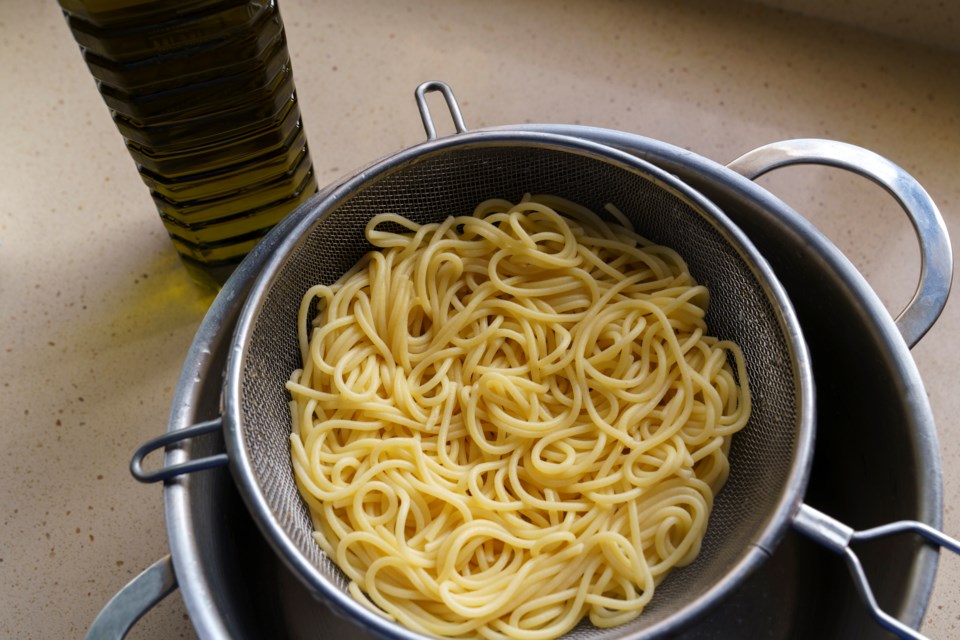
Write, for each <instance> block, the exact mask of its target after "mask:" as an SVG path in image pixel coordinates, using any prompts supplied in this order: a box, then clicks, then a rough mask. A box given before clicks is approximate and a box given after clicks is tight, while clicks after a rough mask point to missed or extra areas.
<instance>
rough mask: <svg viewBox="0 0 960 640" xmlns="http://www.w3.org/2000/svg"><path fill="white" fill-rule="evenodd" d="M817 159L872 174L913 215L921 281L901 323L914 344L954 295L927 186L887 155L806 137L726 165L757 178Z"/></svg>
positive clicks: (947, 252)
mask: <svg viewBox="0 0 960 640" xmlns="http://www.w3.org/2000/svg"><path fill="white" fill-rule="evenodd" d="M796 164H817V165H825V166H830V167H835V168H838V169H845V170H847V171H852V172H853V173H856V174H858V175H861V176H863V177H865V178H868V179H870V180H871V181H873V182H874V183H876V184H878V185H880V186H881V187H883V188H884V189H885V190H886V191H887V192H888V193H889V194H890V195H892V196H893V197H894V199H895V200H896V201H897V203H898V204H899V205H900V206H901V208H903V210H904V212H905V213H906V214H907V216H908V217H909V218H910V222H911V224H912V225H913V228H914V231H915V232H916V234H917V239H918V240H919V243H920V282H919V283H918V285H917V289H916V291H915V292H914V294H913V298H912V299H911V300H910V302H908V303H907V306H906V307H904V309H903V311H901V312H900V314H899V315H898V316H897V318H896V324H897V328H898V329H899V330H900V334H901V335H902V336H903V338H904V340H905V341H906V343H907V345H908V346H910V347H912V346H914V345H915V344H916V343H917V342H919V341H920V339H921V338H922V337H923V336H924V334H926V332H927V331H928V330H929V329H930V327H932V326H933V325H934V323H935V322H936V321H937V318H938V317H939V316H940V312H941V311H943V307H944V305H945V304H946V302H947V298H948V297H949V295H950V285H951V281H952V279H953V251H952V249H951V247H950V238H949V235H948V234H947V227H946V225H945V224H944V222H943V218H942V217H941V215H940V211H939V210H938V209H937V206H936V204H934V202H933V200H932V199H931V198H930V195H929V194H928V193H927V192H926V191H925V190H924V188H923V187H922V186H921V185H920V184H919V183H918V182H917V181H916V180H915V179H914V178H913V176H911V175H910V174H909V173H907V172H906V171H905V170H904V169H902V168H901V167H900V166H898V165H897V164H895V163H893V162H891V161H890V160H888V159H887V158H884V157H883V156H881V155H879V154H876V153H874V152H873V151H869V150H867V149H864V148H862V147H857V146H855V145H852V144H847V143H845V142H837V141H835V140H820V139H814V138H801V139H797V140H784V141H782V142H774V143H772V144H768V145H764V146H762V147H759V148H757V149H754V150H753V151H750V152H748V153H745V154H744V155H742V156H740V157H739V158H737V159H736V160H734V161H733V162H731V163H730V164H728V165H727V167H728V168H729V169H732V170H734V171H736V172H737V173H739V174H741V175H743V176H745V177H747V178H749V179H751V180H754V179H756V178H759V177H760V176H761V175H763V174H765V173H767V172H769V171H772V170H774V169H778V168H780V167H785V166H789V165H796Z"/></svg>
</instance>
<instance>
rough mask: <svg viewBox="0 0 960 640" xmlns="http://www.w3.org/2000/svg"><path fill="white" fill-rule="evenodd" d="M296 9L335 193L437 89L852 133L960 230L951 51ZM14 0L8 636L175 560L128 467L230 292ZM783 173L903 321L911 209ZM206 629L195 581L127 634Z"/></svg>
mask: <svg viewBox="0 0 960 640" xmlns="http://www.w3.org/2000/svg"><path fill="white" fill-rule="evenodd" d="M941 4H942V3H941ZM281 6H282V11H283V15H284V19H285V22H286V25H287V30H288V38H289V42H290V48H291V51H292V55H293V61H294V73H295V78H296V82H297V86H298V90H299V96H300V99H301V102H302V109H303V116H304V122H305V126H306V128H307V132H308V136H309V140H310V143H311V147H312V153H313V158H314V162H315V167H316V171H317V175H318V176H319V179H320V183H321V184H326V183H328V182H330V181H331V180H333V179H335V178H337V177H339V176H341V175H343V174H345V173H347V172H349V171H351V170H352V169H353V168H356V167H358V166H359V165H362V164H365V163H367V162H369V161H371V160H373V159H375V158H377V157H380V156H382V155H384V154H386V153H389V152H391V151H395V150H397V149H400V148H402V147H406V146H409V145H411V144H414V143H416V142H419V141H420V140H422V138H423V132H422V129H421V126H420V121H419V117H418V116H417V113H416V110H415V107H414V102H413V97H412V96H413V89H414V87H415V86H416V85H417V84H418V83H419V82H421V81H423V80H428V79H442V80H445V81H447V82H449V83H450V84H452V86H453V87H454V89H455V91H456V93H457V95H458V97H459V99H460V102H461V106H462V107H463V110H464V114H465V117H466V120H467V125H468V127H471V128H479V127H483V126H492V125H498V124H512V123H523V122H552V123H580V124H591V125H596V126H601V127H610V128H615V129H622V130H626V131H631V132H635V133H640V134H643V135H646V136H649V137H653V138H658V139H661V140H664V141H667V142H670V143H673V144H675V145H678V146H681V147H685V148H688V149H690V150H692V151H693V152H695V153H698V154H700V155H703V156H706V157H709V158H712V159H714V160H717V161H721V162H727V161H730V160H732V159H733V158H735V157H737V156H739V155H740V154H742V153H744V152H746V151H748V150H750V149H752V148H754V147H756V146H759V145H761V144H764V143H767V142H772V141H775V140H781V139H787V138H794V137H826V138H835V139H839V140H844V141H847V142H851V143H855V144H858V145H861V146H864V147H867V148H869V149H872V150H874V151H877V152H878V153H880V154H882V155H885V156H887V157H889V158H890V159H892V160H894V161H895V162H897V163H898V164H900V165H902V166H903V167H905V168H906V169H907V170H908V171H909V172H911V173H912V174H913V175H914V176H915V177H916V178H917V179H918V180H919V181H920V182H921V184H923V185H924V186H925V187H926V189H927V190H928V191H929V192H930V194H931V195H932V197H933V199H934V200H935V201H936V202H937V203H938V205H939V207H940V209H941V211H942V213H943V215H944V218H945V220H946V223H947V227H948V228H949V229H950V231H951V232H952V233H953V234H954V236H955V237H960V54H958V53H956V52H953V53H950V52H949V51H948V50H946V49H943V50H938V49H935V48H927V47H925V46H923V45H921V44H915V43H909V42H905V41H898V40H896V39H893V38H891V37H889V36H887V35H881V34H876V33H868V32H865V31H858V30H856V29H854V28H851V27H849V26H840V25H833V24H830V23H827V22H822V21H818V20H816V19H813V18H808V17H800V16H796V15H793V14H789V13H786V12H784V11H783V10H779V9H770V8H765V7H760V6H755V5H748V4H738V3H728V2H723V3H720V2H716V3H713V2H693V3H691V2H683V3H672V2H662V1H661V2H645V1H634V2H612V1H609V0H596V1H590V2H587V1H583V2H578V1H575V0H567V1H566V2H551V1H548V0H522V1H512V0H511V1H507V0H483V1H480V0H477V1H470V2H465V1H459V2H443V1H441V0H429V1H422V2H410V1H405V2H390V1H387V0H382V1H352V0H351V1H346V0H344V1H332V2H323V3H320V2H310V1H308V0H283V1H282V5H281ZM0 7H2V9H0V61H2V66H0V82H2V86H3V87H4V91H3V92H2V93H0V141H2V144H3V147H4V149H3V153H2V154H0V488H2V493H0V495H2V498H0V515H2V519H0V520H2V523H0V637H4V638H34V639H47V638H68V637H79V636H81V635H82V634H83V633H84V632H85V630H86V628H87V626H88V625H89V623H90V622H91V620H92V619H93V617H94V616H95V615H96V613H97V612H98V611H99V609H100V608H101V607H102V606H103V605H104V603H106V601H107V600H108V599H109V598H110V597H111V596H112V595H113V594H114V593H115V592H116V591H117V590H118V589H119V588H120V587H122V586H123V585H124V584H125V583H126V582H127V581H128V580H129V579H131V578H132V577H133V576H134V575H135V574H136V573H138V572H139V571H140V570H141V569H143V568H145V567H146V566H148V565H149V564H150V563H151V562H153V561H154V560H155V559H157V558H159V557H160V556H162V555H163V554H164V553H166V552H167V548H168V547H167V539H166V530H165V525H164V520H163V502H162V496H161V488H160V487H159V486H145V485H141V484H139V483H137V482H135V481H134V480H133V479H132V478H131V476H130V474H129V472H128V470H127V468H128V462H129V459H130V454H131V453H132V452H133V450H134V449H135V448H136V447H137V445H139V444H140V443H141V442H143V441H144V440H145V439H147V438H149V437H151V436H155V435H158V434H159V433H161V432H162V431H163V430H164V429H165V425H166V419H167V413H168V411H169V408H170V402H171V397H172V394H173V389H174V386H175V384H176V381H177V377H178V375H179V371H180V367H181V365H182V362H183V358H184V356H185V354H186V351H187V347H188V345H189V344H190V341H191V339H192V337H193V335H194V332H195V331H196V328H197V326H198V324H199V323H200V321H201V319H202V317H203V315H204V312H205V310H206V308H207V306H208V305H209V303H210V301H211V296H210V294H209V293H204V292H202V291H200V290H198V289H197V288H196V287H195V286H194V285H193V284H192V283H191V282H190V281H189V280H188V278H187V276H186V273H185V272H184V270H183V269H182V268H181V266H180V264H179V262H178V259H177V258H176V256H175V254H174V251H173V247H172V245H171V243H170V241H169V240H168V239H167V237H166V236H165V234H164V231H163V228H162V226H161V224H160V222H159V219H158V217H157V214H156V213H155V211H154V209H153V207H152V203H151V200H150V198H149V197H148V194H147V190H146V188H145V187H144V186H143V185H142V183H141V182H140V180H139V177H138V175H137V173H136V171H135V169H134V165H133V162H132V161H131V160H130V158H129V156H128V155H127V153H126V151H125V150H124V147H123V144H122V142H121V139H120V135H119V134H118V133H117V131H116V129H115V127H114V125H113V124H112V122H111V120H110V118H109V115H108V112H107V109H106V107H105V106H104V104H103V102H102V100H101V98H100V96H99V95H98V94H97V92H96V89H95V87H94V83H93V80H92V79H91V77H90V75H89V73H88V72H87V70H86V68H85V66H84V65H83V63H82V61H81V59H80V54H79V52H78V50H77V46H76V45H75V44H74V42H73V40H72V39H71V36H70V34H69V32H68V30H67V27H66V25H65V23H64V21H63V19H62V17H61V16H60V14H59V11H58V8H57V6H56V3H55V2H53V0H46V1H44V2H14V1H13V0H2V2H0ZM958 37H960V36H958ZM439 120H440V121H441V122H443V119H442V118H439ZM448 129H449V127H448ZM762 183H763V184H764V185H766V186H768V187H769V188H770V189H771V190H773V191H775V192H776V193H777V194H778V195H780V196H782V197H783V198H784V199H785V200H787V201H788V202H789V203H791V204H792V205H793V206H795V207H796V208H797V209H798V210H799V211H801V212H802V213H804V214H805V215H806V216H808V217H809V218H810V219H811V220H812V221H813V222H814V223H815V224H816V225H817V226H818V227H819V228H820V229H821V230H823V231H824V232H825V233H826V234H827V235H828V236H829V237H830V238H831V239H833V240H834V242H835V243H836V244H837V245H838V246H839V247H840V248H841V249H842V250H843V251H844V252H845V253H846V254H847V256H848V257H849V258H850V259H851V260H852V261H853V263H854V264H855V265H856V266H857V267H858V268H859V269H860V270H861V271H862V272H863V273H864V275H865V276H866V277H867V279H868V280H869V281H870V282H871V283H872V284H873V285H874V286H875V288H876V290H877V291H878V293H879V295H880V297H881V299H882V300H883V301H884V303H885V304H886V305H887V307H888V309H890V310H891V311H892V312H897V311H899V309H900V308H901V307H902V306H903V304H904V303H905V302H906V301H907V300H908V299H909V297H910V295H911V293H912V291H913V287H914V283H915V281H916V278H917V275H918V272H919V268H918V251H917V248H916V241H915V240H914V237H913V234H912V231H911V228H910V225H909V223H908V222H907V221H906V219H905V218H904V216H903V215H902V214H901V213H900V212H899V211H898V210H897V208H896V206H895V205H894V204H893V203H892V201H889V200H888V198H887V197H886V196H885V195H884V194H882V193H881V192H880V190H879V189H877V188H876V187H874V186H872V185H870V184H869V183H868V182H867V181H866V180H863V179H859V178H853V177H848V176H846V175H840V174H838V173H837V172H834V171H828V170H824V169H795V170H785V171H783V172H778V173H777V174H774V175H773V176H771V177H770V178H765V179H763V180H762ZM958 335H960V302H958V301H957V296H954V298H953V299H952V300H951V301H950V302H949V303H948V305H947V308H946V311H945V312H944V314H943V316H942V317H941V319H940V321H939V322H938V323H937V325H936V326H935V327H934V328H933V330H932V331H931V332H930V333H929V334H928V335H927V336H926V338H924V340H923V341H922V342H921V343H920V344H919V345H918V346H917V347H916V348H915V349H914V350H913V355H914V357H915V359H916V362H917V365H918V367H919V370H920V373H921V375H922V377H923V380H924V382H925V386H926V389H927V392H928V395H929V398H930V403H931V405H932V408H933V414H934V416H935V418H936V421H937V425H938V428H939V437H940V446H941V452H942V460H943V468H944V489H945V503H946V506H945V513H944V525H945V528H946V530H947V531H948V532H951V533H952V534H953V535H960V506H958V505H960V393H958V385H957V382H956V380H957V373H956V367H957V363H958V359H960V339H958V337H957V336H958ZM924 630H925V631H926V632H928V633H929V634H930V635H931V636H933V637H936V638H956V637H960V559H958V558H955V557H950V556H949V555H944V556H943V557H942V559H941V562H940V571H939V574H938V581H937V585H936V588H935V591H934V595H933V599H932V600H931V602H930V606H929V609H928V613H927V616H926V618H925V623H924ZM192 635H193V631H192V627H191V625H190V621H189V619H188V617H187V615H186V613H185V609H184V606H183V603H182V600H181V599H180V596H179V594H178V593H175V594H173V595H172V596H170V597H169V598H168V599H167V600H165V601H164V602H163V603H162V604H161V605H160V606H158V607H157V608H156V609H154V610H153V611H151V612H150V613H149V614H148V615H147V616H145V617H144V619H143V620H141V622H140V623H139V624H138V626H137V627H136V628H135V630H134V632H133V633H132V634H131V637H136V638H176V637H191V636H192Z"/></svg>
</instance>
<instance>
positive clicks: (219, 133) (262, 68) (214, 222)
mask: <svg viewBox="0 0 960 640" xmlns="http://www.w3.org/2000/svg"><path fill="white" fill-rule="evenodd" d="M59 3H60V6H61V8H62V9H63V12H64V15H65V17H66V19H67V24H68V25H69V27H70V30H71V32H72V33H73V37H74V39H75V40H76V41H77V44H79V45H80V51H81V54H82V55H83V59H84V61H85V62H86V63H87V66H88V67H89V69H90V71H91V73H92V74H93V76H94V78H95V79H96V83H97V88H98V89H99V91H100V94H101V95H102V96H103V99H104V101H105V102H106V104H107V106H108V107H109V109H110V113H111V115H112V117H113V121H114V123H115V124H116V125H117V128H118V129H119V130H120V133H121V134H122V135H123V137H124V140H125V142H126V146H127V149H128V150H129V152H130V155H131V156H132V157H133V159H134V160H135V161H136V163H137V168H138V170H139V172H140V176H141V177H142V178H143V181H144V183H146V185H147V186H148V187H149V188H150V193H151V195H152V196H153V200H154V202H155V203H156V205H157V209H158V210H159V212H160V217H161V219H162V221H163V223H164V225H165V227H166V230H167V232H168V233H169V234H170V237H171V239H172V240H173V243H174V245H175V247H176V249H177V251H178V252H179V254H180V256H181V258H182V259H183V262H184V264H185V265H186V266H187V268H188V270H189V271H190V273H191V275H192V276H193V277H194V279H195V280H198V281H200V282H202V283H205V284H210V285H214V286H218V285H221V284H223V282H224V281H225V280H226V278H227V277H228V276H229V274H230V273H231V272H232V271H233V269H234V268H235V267H236V265H237V264H238V263H239V262H240V260H242V259H243V257H244V256H245V255H246V254H247V253H248V252H249V251H250V249H252V248H253V246H254V245H255V244H256V242H257V241H258V240H259V239H260V238H261V237H263V235H264V234H266V233H267V231H269V230H270V228H271V227H273V226H274V225H275V224H276V223H277V222H279V221H280V220H281V219H282V218H283V217H284V216H286V215H287V214H288V213H289V212H290V211H292V210H293V209H294V208H296V207H297V206H298V205H299V204H301V203H302V202H303V201H304V200H306V199H307V198H308V197H309V196H310V195H312V194H313V193H314V192H315V191H316V189H317V182H316V177H315V175H314V172H313V164H312V162H311V160H310V153H309V149H308V147H307V138H306V133H305V131H304V128H303V124H302V122H301V118H300V105H299V102H298V101H297V92H296V88H295V86H294V81H293V71H292V69H291V64H290V54H289V53H288V51H287V41H286V36H285V33H284V28H283V21H282V20H281V17H280V11H279V8H278V6H277V3H276V0H59Z"/></svg>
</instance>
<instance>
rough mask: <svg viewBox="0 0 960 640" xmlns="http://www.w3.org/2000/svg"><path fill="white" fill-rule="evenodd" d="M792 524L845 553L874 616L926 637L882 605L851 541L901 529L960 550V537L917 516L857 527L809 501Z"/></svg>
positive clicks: (915, 637)
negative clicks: (865, 527)
mask: <svg viewBox="0 0 960 640" xmlns="http://www.w3.org/2000/svg"><path fill="white" fill-rule="evenodd" d="M793 528H794V529H796V530H797V531H798V532H799V533H802V534H803V535H805V536H806V537H808V538H810V539H811V540H813V541H814V542H816V543H817V544H820V545H822V546H824V547H826V548H827V549H829V550H830V551H833V552H834V553H836V554H838V555H840V556H843V559H844V561H845V562H846V563H847V569H849V571H850V575H852V576H853V580H854V584H855V586H856V587H857V592H858V593H859V594H860V599H861V600H863V604H864V605H865V606H866V607H867V609H868V610H869V611H870V615H872V616H873V619H874V620H876V622H877V624H879V625H880V626H881V627H883V628H884V629H886V630H887V631H890V632H892V633H895V634H896V635H898V636H899V637H901V638H910V639H911V640H926V636H924V635H922V634H921V633H919V632H918V631H916V630H914V629H911V628H910V627H908V626H907V625H905V624H903V623H902V622H900V621H899V620H897V619H896V618H894V617H893V616H891V615H890V614H889V613H887V612H885V611H884V610H883V609H881V608H880V606H879V605H878V604H877V600H876V598H875V597H874V595H873V590H872V589H871V588H870V583H869V582H868V581H867V575H866V574H865V573H864V571H863V565H861V564H860V559H859V558H858V557H857V554H856V553H855V552H854V551H853V550H852V549H851V548H850V543H851V542H865V541H867V540H876V539H877V538H883V537H885V536H890V535H894V534H898V533H915V534H918V535H920V536H922V537H923V538H925V539H926V541H927V542H929V543H932V544H935V545H937V546H939V547H945V548H947V549H949V550H951V551H953V552H954V553H956V554H960V540H955V539H954V538H951V537H950V536H948V535H946V534H945V533H943V532H941V531H937V530H936V529H934V528H933V527H931V526H930V525H927V524H924V523H922V522H918V521H916V520H900V521H897V522H891V523H890V524H885V525H881V526H879V527H874V528H872V529H865V530H863V531H854V530H853V529H852V528H851V527H848V526H847V525H845V524H843V523H842V522H840V521H838V520H835V519H834V518H831V517H830V516H828V515H826V514H825V513H822V512H820V511H818V510H816V509H814V508H813V507H811V506H809V505H806V504H801V505H800V510H799V511H798V512H797V515H796V516H794V519H793Z"/></svg>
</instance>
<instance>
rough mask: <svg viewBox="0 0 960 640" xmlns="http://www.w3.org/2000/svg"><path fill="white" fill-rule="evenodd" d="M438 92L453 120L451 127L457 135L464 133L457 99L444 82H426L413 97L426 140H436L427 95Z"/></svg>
mask: <svg viewBox="0 0 960 640" xmlns="http://www.w3.org/2000/svg"><path fill="white" fill-rule="evenodd" d="M434 91H439V92H440V94H441V95H443V99H444V101H445V102H446V103H447V109H449V110H450V117H451V118H452V119H453V126H454V127H456V129H457V133H466V131H467V125H465V124H464V123H463V114H462V113H460V105H459V104H457V97H456V96H455V95H453V89H451V88H450V85H448V84H447V83H446V82H441V81H440V80H428V81H427V82H423V83H421V84H420V86H418V87H417V90H416V91H415V92H414V95H415V96H416V98H417V109H419V110H420V119H421V120H423V130H424V131H425V132H426V134H427V140H435V139H436V138H437V128H436V127H435V126H434V124H433V118H432V117H431V116H430V106H429V105H428V104H427V94H428V93H432V92H434Z"/></svg>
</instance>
